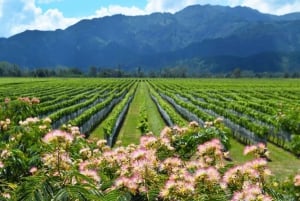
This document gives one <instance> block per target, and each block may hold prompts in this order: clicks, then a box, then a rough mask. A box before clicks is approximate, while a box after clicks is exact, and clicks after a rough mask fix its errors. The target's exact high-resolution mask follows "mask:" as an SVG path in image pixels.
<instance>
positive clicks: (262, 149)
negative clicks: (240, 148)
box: [244, 143, 269, 158]
mask: <svg viewBox="0 0 300 201" xmlns="http://www.w3.org/2000/svg"><path fill="white" fill-rule="evenodd" d="M248 154H254V156H255V157H257V158H260V157H262V158H268V157H269V152H268V150H267V147H266V145H265V144H263V143H258V144H256V145H250V146H246V147H245V149H244V155H248Z"/></svg>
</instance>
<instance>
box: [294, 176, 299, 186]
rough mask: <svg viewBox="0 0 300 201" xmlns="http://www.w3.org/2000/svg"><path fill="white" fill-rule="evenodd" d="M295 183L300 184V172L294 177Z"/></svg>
mask: <svg viewBox="0 0 300 201" xmlns="http://www.w3.org/2000/svg"><path fill="white" fill-rule="evenodd" d="M294 185H295V186H300V174H298V175H296V176H295V178H294Z"/></svg>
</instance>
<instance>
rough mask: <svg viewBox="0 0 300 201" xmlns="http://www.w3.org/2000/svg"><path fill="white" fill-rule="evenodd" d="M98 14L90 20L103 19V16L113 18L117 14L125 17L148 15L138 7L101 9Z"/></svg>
mask: <svg viewBox="0 0 300 201" xmlns="http://www.w3.org/2000/svg"><path fill="white" fill-rule="evenodd" d="M95 13H96V14H95V15H93V16H89V17H88V18H92V17H103V16H111V15H115V14H124V15H129V16H132V15H144V14H146V12H145V10H143V9H140V8H138V7H135V6H132V7H123V6H119V5H111V6H108V7H101V8H100V9H99V10H97V11H96V12H95Z"/></svg>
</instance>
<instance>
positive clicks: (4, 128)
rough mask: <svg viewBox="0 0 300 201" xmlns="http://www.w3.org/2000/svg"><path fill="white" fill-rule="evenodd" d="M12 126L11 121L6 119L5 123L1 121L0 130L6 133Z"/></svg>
mask: <svg viewBox="0 0 300 201" xmlns="http://www.w3.org/2000/svg"><path fill="white" fill-rule="evenodd" d="M9 125H10V119H5V121H0V130H3V131H6V130H7V129H8V126H9Z"/></svg>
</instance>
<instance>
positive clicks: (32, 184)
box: [0, 103, 300, 201]
mask: <svg viewBox="0 0 300 201" xmlns="http://www.w3.org/2000/svg"><path fill="white" fill-rule="evenodd" d="M21 104H22V103H21ZM24 112H26V110H24ZM15 120H18V118H16V119H15ZM3 122H4V123H3V124H2V127H1V136H5V137H4V138H1V142H0V146H1V149H0V150H1V151H0V194H1V198H0V199H1V200H34V201H39V200H46V201H47V200H49V201H50V200H66V201H68V200H80V201H83V200H153V201H154V200H166V201H168V200H170V201H171V200H182V201H184V200H220V201H225V200H245V199H246V198H249V197H251V198H253V199H252V200H272V197H273V198H274V199H275V198H276V197H278V198H280V197H282V196H287V193H290V195H289V196H290V198H291V199H292V198H295V199H296V198H298V197H297V196H298V192H299V189H298V187H299V186H300V179H299V178H300V177H299V176H296V177H295V178H293V181H292V182H293V183H291V182H290V183H289V185H291V189H292V190H291V192H290V191H288V192H287V191H285V189H286V188H287V187H286V186H283V187H282V188H280V189H277V190H276V191H273V188H271V187H272V186H270V184H269V183H268V182H267V178H268V177H269V175H270V171H269V169H268V167H267V161H266V160H265V159H263V158H258V159H254V160H252V161H248V162H246V163H244V164H240V165H237V166H233V167H231V168H229V167H227V166H226V164H225V161H224V156H225V152H224V151H225V150H226V149H228V148H229V147H230V146H229V141H228V133H227V131H226V129H225V128H224V126H223V124H222V121H221V119H216V120H215V121H214V122H206V124H205V126H204V127H200V126H199V125H198V124H197V123H196V122H191V123H190V124H189V125H188V126H187V127H178V126H175V127H173V128H169V127H166V128H165V129H164V130H163V131H162V132H161V134H160V136H159V137H157V136H154V135H153V134H151V133H148V134H145V135H143V136H142V137H141V138H140V143H139V144H138V145H134V144H131V145H128V146H126V147H124V146H116V147H114V148H111V147H109V146H107V142H106V141H105V140H98V141H97V140H93V139H86V138H84V135H82V134H81V133H80V132H79V128H78V127H74V126H71V125H67V126H63V127H62V129H61V130H52V129H51V126H50V124H51V120H50V119H49V118H45V119H38V118H26V119H25V120H22V121H20V122H15V121H11V120H5V121H3ZM4 128H5V129H4Z"/></svg>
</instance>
